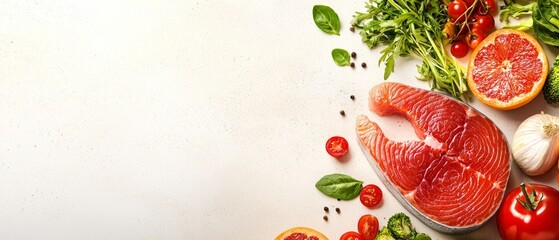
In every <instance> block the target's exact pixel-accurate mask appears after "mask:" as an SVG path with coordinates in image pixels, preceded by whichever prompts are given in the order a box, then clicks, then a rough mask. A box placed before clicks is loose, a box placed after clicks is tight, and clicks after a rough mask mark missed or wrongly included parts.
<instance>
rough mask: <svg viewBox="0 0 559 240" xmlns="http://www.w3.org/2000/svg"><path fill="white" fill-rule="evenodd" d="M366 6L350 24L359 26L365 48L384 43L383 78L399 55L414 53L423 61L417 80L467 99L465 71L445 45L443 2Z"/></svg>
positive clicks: (388, 1) (385, 1)
mask: <svg viewBox="0 0 559 240" xmlns="http://www.w3.org/2000/svg"><path fill="white" fill-rule="evenodd" d="M366 8H367V11H366V12H364V13H361V12H357V13H356V14H355V15H354V16H353V17H354V18H353V21H352V25H353V26H354V27H355V28H356V29H360V32H359V33H360V35H361V37H362V41H363V42H364V43H365V44H367V46H368V47H370V48H374V47H377V46H378V45H381V44H382V45H385V46H386V47H385V48H384V49H382V50H381V54H382V55H381V57H380V59H379V64H382V63H384V64H385V71H384V79H387V78H388V77H389V76H390V74H392V72H394V69H395V65H396V60H397V59H398V57H401V56H413V57H416V58H419V59H421V60H422V65H420V66H418V68H417V70H418V72H419V74H420V76H419V77H418V79H419V80H423V81H428V82H429V85H430V86H431V88H432V89H436V90H440V91H443V92H447V93H449V94H450V95H452V96H453V97H455V98H458V99H467V96H466V94H467V93H468V85H467V83H466V78H465V74H464V70H462V67H461V66H460V64H459V63H458V62H456V60H454V58H452V57H450V56H448V54H447V52H446V50H445V47H444V46H445V44H446V43H445V42H443V28H442V26H444V24H445V23H446V22H447V21H448V14H447V12H446V7H445V5H444V4H442V3H441V2H440V1H439V0H422V1H419V0H414V1H406V0H368V2H367V3H366Z"/></svg>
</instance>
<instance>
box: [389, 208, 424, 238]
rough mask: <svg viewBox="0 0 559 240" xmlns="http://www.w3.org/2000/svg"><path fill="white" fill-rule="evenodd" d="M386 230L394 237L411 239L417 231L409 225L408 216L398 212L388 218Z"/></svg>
mask: <svg viewBox="0 0 559 240" xmlns="http://www.w3.org/2000/svg"><path fill="white" fill-rule="evenodd" d="M388 230H390V233H391V234H392V236H394V238H396V239H404V240H412V239H414V238H415V236H416V235H417V232H416V231H415V229H414V228H413V227H412V225H411V220H410V217H408V216H407V215H406V214H404V213H402V212H400V213H396V214H394V216H392V217H390V219H388Z"/></svg>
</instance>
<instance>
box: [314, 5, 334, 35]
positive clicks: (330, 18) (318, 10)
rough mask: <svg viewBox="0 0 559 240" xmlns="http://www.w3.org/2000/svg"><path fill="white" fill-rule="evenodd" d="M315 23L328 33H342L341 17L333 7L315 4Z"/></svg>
mask: <svg viewBox="0 0 559 240" xmlns="http://www.w3.org/2000/svg"><path fill="white" fill-rule="evenodd" d="M312 16H313V19H314V23H315V24H316V26H317V27H318V28H320V30H322V31H323V32H325V33H328V34H336V35H340V18H339V17H338V14H337V13H336V12H335V11H334V9H332V8H331V7H328V6H324V5H315V6H314V7H313V8H312Z"/></svg>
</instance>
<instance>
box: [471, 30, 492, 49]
mask: <svg viewBox="0 0 559 240" xmlns="http://www.w3.org/2000/svg"><path fill="white" fill-rule="evenodd" d="M486 37H487V33H485V32H484V31H481V29H477V28H474V29H472V31H470V33H469V34H468V35H467V36H466V42H467V43H468V46H470V48H471V49H475V48H476V47H477V46H478V45H479V43H481V41H483V39H485V38H486Z"/></svg>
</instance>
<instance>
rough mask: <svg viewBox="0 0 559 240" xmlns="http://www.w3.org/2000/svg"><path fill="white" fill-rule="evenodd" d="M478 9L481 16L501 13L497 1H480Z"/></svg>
mask: <svg viewBox="0 0 559 240" xmlns="http://www.w3.org/2000/svg"><path fill="white" fill-rule="evenodd" d="M477 7H478V8H477V12H478V13H479V14H481V15H487V14H489V15H495V14H497V13H498V12H499V7H498V6H497V1H496V0H480V1H479V2H478V3H477Z"/></svg>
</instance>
